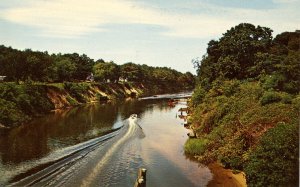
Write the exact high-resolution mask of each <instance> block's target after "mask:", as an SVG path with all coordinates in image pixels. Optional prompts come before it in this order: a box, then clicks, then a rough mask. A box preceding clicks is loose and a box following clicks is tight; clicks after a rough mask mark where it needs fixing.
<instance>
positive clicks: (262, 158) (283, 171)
mask: <svg viewBox="0 0 300 187" xmlns="http://www.w3.org/2000/svg"><path fill="white" fill-rule="evenodd" d="M245 171H246V177H247V183H248V185H249V186H298V185H299V181H298V174H299V131H298V125H296V124H292V125H291V124H284V123H280V124H278V125H276V127H274V128H272V129H270V130H269V131H267V132H266V133H265V134H264V135H263V136H262V137H261V140H260V143H259V145H258V146H257V147H256V149H255V150H254V151H253V152H252V153H251V154H250V155H249V162H248V164H246V167H245Z"/></svg>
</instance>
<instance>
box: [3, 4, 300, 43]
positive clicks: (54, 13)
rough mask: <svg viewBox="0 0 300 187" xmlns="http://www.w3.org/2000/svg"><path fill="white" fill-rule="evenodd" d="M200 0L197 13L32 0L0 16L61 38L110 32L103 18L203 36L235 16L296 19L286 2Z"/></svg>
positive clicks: (284, 22) (285, 23)
mask: <svg viewBox="0 0 300 187" xmlns="http://www.w3.org/2000/svg"><path fill="white" fill-rule="evenodd" d="M274 1H278V2H283V1H293V0H274ZM199 5H200V6H199V13H198V14H194V13H186V12H184V13H183V12H174V11H173V12H172V11H166V10H162V9H157V8H153V7H147V6H145V4H141V3H139V2H134V1H125V0H108V1H104V0H101V1H98V0H89V1H82V0H51V1H37V0H36V1H34V0H31V1H29V3H28V4H27V5H26V6H24V5H22V6H20V7H13V8H8V9H6V10H3V11H2V13H1V14H0V16H1V17H2V18H3V19H5V20H7V21H9V22H13V23H17V24H22V25H27V26H31V27H35V28H37V29H38V31H39V33H40V35H42V36H46V37H62V38H74V37H80V36H84V35H88V34H90V33H93V32H104V31H107V32H109V30H107V29H106V28H105V26H106V25H107V24H150V25H158V26H161V27H164V28H165V29H162V30H161V33H160V34H161V35H165V36H172V37H192V38H193V37H196V38H206V37H212V36H220V33H223V32H225V31H226V29H228V28H230V27H232V26H234V25H236V24H238V23H240V22H251V23H254V24H255V23H262V24H264V26H269V25H270V27H271V26H275V27H277V28H279V29H281V30H282V29H283V28H287V29H291V28H292V29H294V28H296V25H297V24H298V23H299V20H295V19H294V20H293V19H290V17H293V16H295V15H299V13H297V12H290V9H289V8H290V7H288V8H286V9H274V10H268V11H265V10H249V9H236V8H235V9H234V8H223V7H217V6H212V5H207V4H204V3H200V4H199ZM201 6H203V7H202V9H201ZM292 11H294V10H292ZM208 12H211V14H208ZM299 17H300V16H299Z"/></svg>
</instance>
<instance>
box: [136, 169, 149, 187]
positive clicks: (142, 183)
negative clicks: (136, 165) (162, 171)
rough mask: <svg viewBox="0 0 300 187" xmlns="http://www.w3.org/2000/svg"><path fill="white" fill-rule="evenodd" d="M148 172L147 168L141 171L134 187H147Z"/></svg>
mask: <svg viewBox="0 0 300 187" xmlns="http://www.w3.org/2000/svg"><path fill="white" fill-rule="evenodd" d="M146 172H147V170H146V169H145V168H140V169H139V171H138V177H137V179H136V181H135V184H134V187H146Z"/></svg>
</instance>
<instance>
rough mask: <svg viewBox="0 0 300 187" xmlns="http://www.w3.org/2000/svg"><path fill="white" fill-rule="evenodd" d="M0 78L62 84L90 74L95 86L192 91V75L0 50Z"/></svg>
mask: <svg viewBox="0 0 300 187" xmlns="http://www.w3.org/2000/svg"><path fill="white" fill-rule="evenodd" d="M0 67H1V68H0V75H1V76H6V78H5V80H6V81H16V82H20V81H39V82H64V81H84V80H86V78H87V77H88V76H89V75H91V73H93V76H94V79H95V81H97V82H108V80H109V81H110V82H118V81H119V80H127V81H131V82H140V83H153V84H162V83H163V84H175V83H176V84H179V85H181V86H184V87H191V88H192V87H193V85H194V75H193V74H192V73H190V72H186V73H181V72H178V71H176V70H174V69H171V68H167V67H151V66H148V65H145V64H143V65H139V64H134V63H132V62H128V63H125V64H123V65H117V64H116V63H114V62H113V61H110V62H105V61H104V60H103V59H99V60H96V61H95V60H94V59H91V58H90V57H88V56H87V55H85V54H82V55H79V54H77V53H72V54H61V53H58V54H49V53H48V52H47V51H45V52H40V51H32V50H31V49H25V50H17V49H13V48H11V47H6V46H4V45H1V46H0Z"/></svg>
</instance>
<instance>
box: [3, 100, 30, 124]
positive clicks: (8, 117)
mask: <svg viewBox="0 0 300 187" xmlns="http://www.w3.org/2000/svg"><path fill="white" fill-rule="evenodd" d="M0 106H1V107H0V124H4V125H7V126H8V125H11V124H15V123H18V122H22V121H24V120H25V119H28V118H29V117H28V116H26V115H25V114H23V113H22V112H21V111H20V110H19V109H18V108H17V106H16V104H15V103H13V102H10V101H6V100H4V99H1V98H0Z"/></svg>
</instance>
